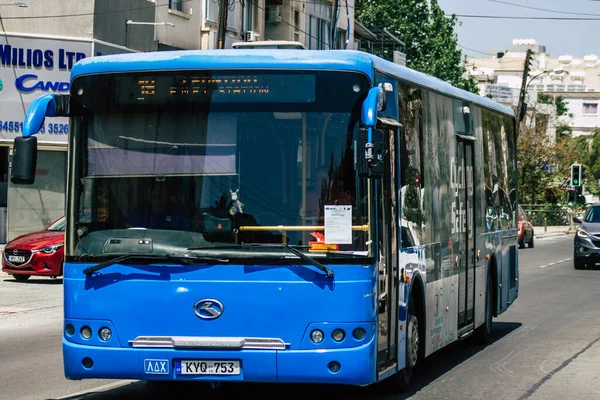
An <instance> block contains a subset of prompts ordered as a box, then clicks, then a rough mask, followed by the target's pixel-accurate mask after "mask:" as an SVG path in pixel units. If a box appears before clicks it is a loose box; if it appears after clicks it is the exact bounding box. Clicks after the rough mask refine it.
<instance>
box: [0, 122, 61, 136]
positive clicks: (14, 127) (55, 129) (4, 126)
mask: <svg viewBox="0 0 600 400" xmlns="http://www.w3.org/2000/svg"><path fill="white" fill-rule="evenodd" d="M0 132H15V133H19V132H23V122H18V121H2V120H0ZM40 133H49V134H51V135H68V134H69V124H44V125H42V127H41V128H40Z"/></svg>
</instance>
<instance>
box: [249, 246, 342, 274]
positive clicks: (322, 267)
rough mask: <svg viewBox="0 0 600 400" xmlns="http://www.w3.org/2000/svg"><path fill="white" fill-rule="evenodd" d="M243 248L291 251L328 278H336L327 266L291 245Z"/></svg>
mask: <svg viewBox="0 0 600 400" xmlns="http://www.w3.org/2000/svg"><path fill="white" fill-rule="evenodd" d="M241 247H258V248H261V247H267V248H268V247H270V248H276V249H286V250H288V251H290V252H291V253H293V254H295V255H297V256H298V257H299V258H300V259H302V260H304V261H306V262H307V263H309V264H311V265H314V266H315V267H317V268H318V269H319V270H321V271H323V272H324V273H325V275H326V276H327V277H328V278H333V277H334V273H333V271H332V270H330V269H329V268H327V267H326V266H325V265H323V264H321V263H320V262H318V261H317V260H315V259H314V258H312V257H310V256H309V255H307V254H304V253H303V252H301V251H300V250H298V249H295V248H293V247H292V246H290V245H289V244H275V243H242V245H241Z"/></svg>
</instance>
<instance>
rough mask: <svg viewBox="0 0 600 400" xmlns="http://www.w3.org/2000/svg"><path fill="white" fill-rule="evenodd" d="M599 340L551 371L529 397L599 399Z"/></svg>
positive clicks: (541, 398) (540, 398)
mask: <svg viewBox="0 0 600 400" xmlns="http://www.w3.org/2000/svg"><path fill="white" fill-rule="evenodd" d="M598 340H599V339H596V340H594V341H592V342H591V343H590V344H589V345H588V346H586V347H585V348H583V349H581V350H580V351H579V352H578V353H576V354H575V355H574V356H573V357H572V358H570V359H569V360H567V361H565V362H563V364H562V365H561V366H560V367H558V368H556V369H555V370H554V371H551V372H550V373H549V374H548V376H547V379H545V380H544V381H542V382H540V383H541V385H540V386H539V387H538V388H536V390H535V392H534V393H533V394H532V395H531V397H529V398H530V399H534V400H538V399H539V400H545V399H598V398H600V386H599V385H598V381H599V380H600V369H598V360H600V343H598Z"/></svg>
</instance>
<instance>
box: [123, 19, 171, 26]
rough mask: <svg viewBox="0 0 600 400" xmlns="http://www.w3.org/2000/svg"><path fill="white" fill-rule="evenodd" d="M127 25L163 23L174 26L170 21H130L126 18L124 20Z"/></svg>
mask: <svg viewBox="0 0 600 400" xmlns="http://www.w3.org/2000/svg"><path fill="white" fill-rule="evenodd" d="M126 24H127V25H154V26H156V25H164V26H173V27H174V26H175V24H173V23H171V22H136V21H132V20H130V19H128V20H127V21H126Z"/></svg>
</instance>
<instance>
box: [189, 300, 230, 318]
mask: <svg viewBox="0 0 600 400" xmlns="http://www.w3.org/2000/svg"><path fill="white" fill-rule="evenodd" d="M223 311H225V307H224V306H223V304H222V303H221V302H220V301H218V300H214V299H203V300H200V301H198V302H196V304H194V313H195V314H196V315H197V316H198V317H200V318H202V319H215V318H219V317H220V316H221V315H223Z"/></svg>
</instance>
